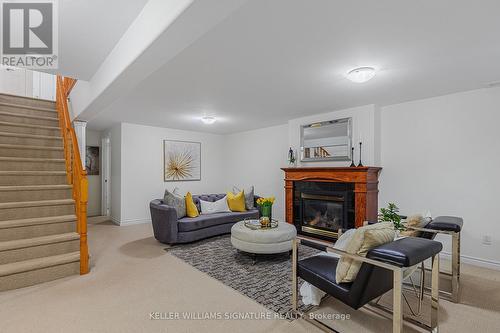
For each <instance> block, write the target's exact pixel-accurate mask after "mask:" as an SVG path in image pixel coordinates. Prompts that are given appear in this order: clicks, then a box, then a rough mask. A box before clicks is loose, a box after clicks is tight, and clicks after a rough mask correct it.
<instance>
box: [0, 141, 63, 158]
mask: <svg viewBox="0 0 500 333" xmlns="http://www.w3.org/2000/svg"><path fill="white" fill-rule="evenodd" d="M0 156H3V157H27V158H64V148H63V147H44V146H26V145H12V144H0Z"/></svg>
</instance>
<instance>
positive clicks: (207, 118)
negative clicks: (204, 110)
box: [201, 116, 217, 125]
mask: <svg viewBox="0 0 500 333" xmlns="http://www.w3.org/2000/svg"><path fill="white" fill-rule="evenodd" d="M201 121H202V122H203V123H204V124H206V125H212V124H213V123H215V122H216V121H217V119H216V118H215V117H214V116H203V117H201Z"/></svg>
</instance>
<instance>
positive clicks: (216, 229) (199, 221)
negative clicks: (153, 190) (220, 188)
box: [149, 194, 260, 244]
mask: <svg viewBox="0 0 500 333" xmlns="http://www.w3.org/2000/svg"><path fill="white" fill-rule="evenodd" d="M225 196H226V195H225V194H202V195H193V201H194V203H195V204H196V207H198V211H201V209H200V199H201V200H204V201H210V202H214V201H217V200H219V199H222V198H223V197H225ZM257 198H258V197H257V196H255V200H257ZM254 205H255V207H257V205H256V204H255V203H254ZM149 208H150V210H151V220H152V222H153V232H154V236H155V238H156V239H157V240H158V241H160V242H162V243H165V244H177V243H189V242H193V241H196V240H200V239H203V238H207V237H212V236H217V235H222V234H226V233H229V232H231V227H232V226H233V224H235V223H236V222H238V221H241V220H244V219H245V218H259V216H260V213H259V210H258V209H257V208H254V209H252V210H248V211H246V212H227V213H215V214H209V215H200V216H198V217H187V216H186V217H183V218H180V219H178V218H177V212H176V211H175V208H173V207H171V206H167V205H166V204H165V203H164V202H163V199H156V200H153V201H151V202H150V204H149Z"/></svg>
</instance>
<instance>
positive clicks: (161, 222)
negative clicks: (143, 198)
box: [149, 199, 178, 244]
mask: <svg viewBox="0 0 500 333" xmlns="http://www.w3.org/2000/svg"><path fill="white" fill-rule="evenodd" d="M149 209H150V210H151V222H152V224H153V233H154V236H155V238H156V239H157V240H159V241H160V242H162V243H166V244H172V243H175V242H176V241H177V233H178V227H177V211H176V210H175V208H174V207H171V206H168V205H166V204H164V203H163V200H160V199H156V200H153V201H151V202H150V203H149Z"/></svg>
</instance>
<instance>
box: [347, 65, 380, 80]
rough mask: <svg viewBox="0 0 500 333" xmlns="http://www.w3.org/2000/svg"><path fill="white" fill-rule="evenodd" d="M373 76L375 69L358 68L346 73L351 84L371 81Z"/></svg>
mask: <svg viewBox="0 0 500 333" xmlns="http://www.w3.org/2000/svg"><path fill="white" fill-rule="evenodd" d="M374 76H375V68H373V67H359V68H354V69H353V70H351V71H350V72H349V73H347V78H348V79H349V80H351V81H352V82H356V83H363V82H366V81H369V80H371V79H372V78H373V77H374Z"/></svg>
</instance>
